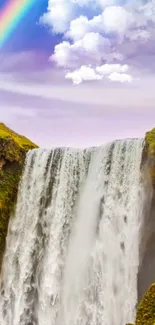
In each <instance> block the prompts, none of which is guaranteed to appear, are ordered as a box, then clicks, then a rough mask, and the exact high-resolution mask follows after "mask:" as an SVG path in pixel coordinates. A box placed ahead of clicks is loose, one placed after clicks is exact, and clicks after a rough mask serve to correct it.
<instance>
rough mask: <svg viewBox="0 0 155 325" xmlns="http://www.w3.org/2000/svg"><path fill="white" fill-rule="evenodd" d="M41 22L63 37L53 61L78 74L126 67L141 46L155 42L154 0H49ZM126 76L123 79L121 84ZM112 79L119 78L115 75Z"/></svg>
mask: <svg viewBox="0 0 155 325" xmlns="http://www.w3.org/2000/svg"><path fill="white" fill-rule="evenodd" d="M90 13H91V15H90ZM90 16H91V18H90ZM40 22H41V23H43V24H45V25H48V26H49V27H50V28H51V29H52V31H53V32H54V33H56V34H59V35H60V34H62V37H63V41H62V42H60V43H59V44H57V45H56V46H55V49H54V53H53V54H52V55H51V57H50V60H52V61H54V62H55V63H56V65H57V66H58V67H61V68H64V70H66V69H69V68H70V69H74V70H76V74H77V69H79V68H80V67H82V66H89V65H92V66H99V67H101V66H102V65H103V62H104V63H107V64H111V63H115V64H116V63H117V64H120V61H122V62H123V63H124V65H125V63H126V62H127V59H128V57H130V54H131V52H132V56H134V55H135V54H136V52H138V50H139V45H141V46H145V44H146V43H147V42H149V41H152V39H155V0H151V1H147V2H145V3H144V2H143V1H142V0H137V1H135V2H133V1H129V0H125V1H122V0H49V2H48V9H47V13H45V14H44V15H43V16H42V17H41V19H40ZM150 22H151V24H150ZM135 44H136V46H135ZM122 62H121V63H122ZM68 73H71V75H72V73H73V72H72V71H69V72H68ZM96 73H97V71H96ZM111 73H113V72H111ZM114 73H121V74H122V73H124V72H120V71H114ZM71 75H70V76H71ZM95 75H96V74H95ZM125 76H126V74H125V75H124V76H122V75H121V77H120V78H122V79H121V80H123V78H127V76H126V77H125ZM94 78H95V77H94ZM110 78H112V79H113V78H118V79H119V76H117V75H115V74H114V75H113V74H112V76H111V77H110ZM110 78H109V79H110ZM112 79H110V80H112ZM82 80H84V79H83V78H82ZM128 80H129V78H128ZM130 80H131V78H130Z"/></svg>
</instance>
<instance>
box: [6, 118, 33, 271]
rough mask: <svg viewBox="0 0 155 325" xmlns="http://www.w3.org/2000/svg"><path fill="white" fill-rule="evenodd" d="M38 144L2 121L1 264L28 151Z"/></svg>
mask: <svg viewBox="0 0 155 325" xmlns="http://www.w3.org/2000/svg"><path fill="white" fill-rule="evenodd" d="M34 148H37V146H36V145H35V144H34V143H33V142H31V141H30V140H29V139H27V138H26V137H24V136H21V135H19V134H17V133H15V132H13V131H12V130H11V129H9V128H8V127H7V126H6V125H5V124H3V123H0V266H1V261H2V257H3V252H4V249H5V238H6V234H7V228H8V221H9V217H10V215H11V213H12V212H13V209H14V205H15V202H16V197H17V190H18V184H19V180H20V177H21V174H22V169H23V165H24V160H25V156H26V152H27V151H28V150H31V149H34Z"/></svg>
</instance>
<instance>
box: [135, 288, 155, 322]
mask: <svg viewBox="0 0 155 325" xmlns="http://www.w3.org/2000/svg"><path fill="white" fill-rule="evenodd" d="M154 324H155V283H153V284H152V285H151V286H150V288H149V289H148V291H147V292H146V294H145V295H144V297H143V298H142V300H141V302H140V304H139V306H138V309H137V315H136V325H154Z"/></svg>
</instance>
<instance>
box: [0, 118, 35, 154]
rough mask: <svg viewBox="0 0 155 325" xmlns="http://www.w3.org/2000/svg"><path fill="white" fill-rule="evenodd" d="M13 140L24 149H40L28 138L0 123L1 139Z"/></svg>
mask: <svg viewBox="0 0 155 325" xmlns="http://www.w3.org/2000/svg"><path fill="white" fill-rule="evenodd" d="M8 138H11V139H12V140H14V142H15V143H16V144H17V145H18V146H19V147H20V148H22V149H26V150H29V149H33V148H38V146H37V145H36V144H35V143H33V142H32V141H30V140H29V139H27V138H26V137H24V136H22V135H20V134H18V133H16V132H14V131H12V130H11V129H9V128H8V127H7V126H6V125H5V124H4V123H0V139H5V140H6V139H8Z"/></svg>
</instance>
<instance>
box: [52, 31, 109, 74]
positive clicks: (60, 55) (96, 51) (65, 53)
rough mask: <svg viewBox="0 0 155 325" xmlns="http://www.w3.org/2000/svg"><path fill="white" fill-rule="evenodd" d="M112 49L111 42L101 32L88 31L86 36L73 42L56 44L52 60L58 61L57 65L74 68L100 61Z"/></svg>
mask: <svg viewBox="0 0 155 325" xmlns="http://www.w3.org/2000/svg"><path fill="white" fill-rule="evenodd" d="M109 49H110V42H109V40H108V39H107V38H104V37H102V36H101V35H100V34H99V33H87V34H85V36H84V37H83V38H82V39H81V40H78V41H76V42H74V43H73V44H70V43H69V42H67V41H64V42H62V43H60V44H58V45H56V46H55V51H54V54H53V55H52V56H51V58H50V60H53V61H55V62H56V64H57V66H59V67H65V68H72V67H79V66H81V62H83V63H84V64H85V65H86V64H89V63H90V62H91V63H93V64H95V63H96V64H97V63H100V62H101V60H102V59H104V58H105V57H104V55H105V53H108V52H109Z"/></svg>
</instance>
